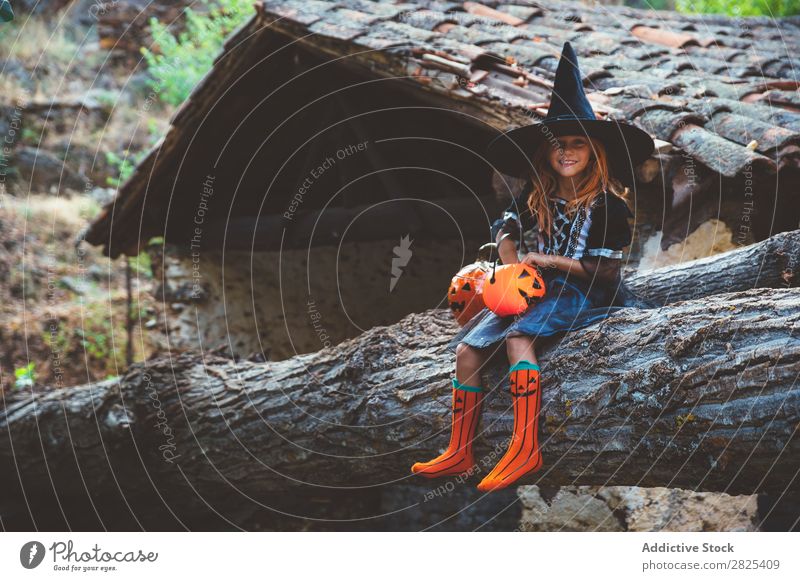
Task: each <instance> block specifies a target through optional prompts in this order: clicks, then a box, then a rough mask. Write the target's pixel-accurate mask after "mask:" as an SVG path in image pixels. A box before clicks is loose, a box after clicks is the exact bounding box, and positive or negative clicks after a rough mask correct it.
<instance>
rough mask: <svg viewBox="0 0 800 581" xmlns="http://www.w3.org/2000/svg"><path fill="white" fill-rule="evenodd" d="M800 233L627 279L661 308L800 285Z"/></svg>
mask: <svg viewBox="0 0 800 581" xmlns="http://www.w3.org/2000/svg"><path fill="white" fill-rule="evenodd" d="M798 270H800V230H793V231H791V232H782V233H780V234H776V235H775V236H772V237H770V238H767V239H766V240H763V241H761V242H758V243H757V244H751V245H749V246H743V247H741V248H736V249H734V250H729V251H728V252H723V253H721V254H716V255H714V256H709V257H708V258H701V259H699V260H692V261H689V262H685V263H683V264H676V265H670V266H665V267H662V268H658V269H655V270H652V271H648V272H642V273H640V274H636V275H634V276H631V277H629V278H627V279H626V280H625V282H626V284H627V285H628V286H629V287H630V289H631V290H633V291H634V292H635V293H636V294H638V295H640V296H642V297H644V298H647V299H650V300H651V301H653V302H654V303H655V304H657V305H664V304H668V303H674V302H677V301H686V300H690V299H699V298H702V297H707V296H710V295H715V294H720V293H726V292H734V291H742V290H747V289H751V288H787V287H796V286H798V284H799V283H800V276H798Z"/></svg>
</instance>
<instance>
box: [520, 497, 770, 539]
mask: <svg viewBox="0 0 800 581" xmlns="http://www.w3.org/2000/svg"><path fill="white" fill-rule="evenodd" d="M517 494H518V495H519V498H520V501H521V502H522V507H523V510H522V517H521V519H520V529H521V530H525V531H640V532H644V531H684V532H685V531H755V530H758V522H759V517H758V505H757V497H756V495H749V496H748V495H743V496H730V495H728V494H723V493H713V492H694V491H691V490H681V489H675V488H639V487H635V486H609V487H590V486H579V487H562V488H560V489H559V490H558V492H557V493H556V494H555V496H553V498H552V499H549V500H548V499H547V498H546V496H547V495H545V494H543V493H542V491H541V490H540V489H539V487H538V486H522V487H520V488H519V489H518V491H517Z"/></svg>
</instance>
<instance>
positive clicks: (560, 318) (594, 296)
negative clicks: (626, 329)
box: [447, 270, 625, 351]
mask: <svg viewBox="0 0 800 581" xmlns="http://www.w3.org/2000/svg"><path fill="white" fill-rule="evenodd" d="M542 277H543V278H544V281H545V288H546V289H547V293H546V294H545V296H544V298H543V299H542V300H541V301H539V302H537V303H535V304H533V305H531V306H530V307H528V308H527V310H525V311H524V312H522V313H520V314H519V315H511V316H508V317H498V316H497V315H495V314H494V313H493V312H492V311H490V310H489V308H488V307H484V308H483V309H482V310H481V311H479V312H478V314H477V315H475V316H474V317H473V318H472V319H470V320H469V322H468V323H467V324H466V325H464V326H463V327H462V328H461V329H460V330H459V332H458V333H457V334H456V335H455V336H454V337H453V339H451V340H450V342H449V343H448V344H447V349H448V350H450V351H455V350H456V347H457V346H458V344H459V343H466V344H467V345H471V346H472V347H478V348H482V347H490V346H493V345H495V344H496V343H497V342H499V341H502V340H503V339H505V338H506V335H507V334H508V333H510V332H512V331H513V332H516V333H521V334H523V335H530V336H532V337H550V336H552V335H556V334H558V333H565V332H567V331H573V330H575V329H581V328H583V327H586V326H588V325H591V324H592V323H596V322H597V321H602V320H603V319H605V318H606V317H608V316H609V315H611V314H612V313H614V312H616V311H619V310H622V309H623V308H625V306H624V303H622V305H623V306H618V305H620V302H619V300H618V298H617V297H616V296H615V295H616V294H617V288H616V287H610V286H608V285H602V284H600V283H598V282H597V281H596V280H594V281H589V280H585V279H581V278H578V277H575V276H569V277H568V276H567V274H566V273H564V272H561V271H556V270H543V271H542ZM612 303H615V304H614V305H612Z"/></svg>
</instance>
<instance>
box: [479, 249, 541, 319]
mask: <svg viewBox="0 0 800 581" xmlns="http://www.w3.org/2000/svg"><path fill="white" fill-rule="evenodd" d="M544 294H545V287H544V279H543V278H542V275H541V273H540V272H539V269H538V268H535V267H533V266H529V265H527V264H524V263H522V262H517V263H515V264H504V265H503V266H498V267H497V268H496V269H495V270H494V271H493V272H492V273H490V274H489V276H487V277H486V280H485V282H484V285H483V301H484V303H485V304H486V306H487V307H489V309H491V311H492V312H493V313H495V314H496V315H497V316H499V317H508V316H510V315H519V314H520V313H522V312H524V311H525V310H526V309H527V308H528V307H529V306H531V305H532V304H534V303H536V302H538V301H539V300H541V298H542V297H544Z"/></svg>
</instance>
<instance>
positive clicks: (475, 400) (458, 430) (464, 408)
mask: <svg viewBox="0 0 800 581" xmlns="http://www.w3.org/2000/svg"><path fill="white" fill-rule="evenodd" d="M482 400H483V393H482V389H481V388H480V387H475V386H471V385H464V384H463V383H460V382H459V381H458V380H457V379H455V378H453V420H452V431H451V433H450V445H448V446H447V450H445V451H444V454H442V455H440V456H437V457H436V458H434V459H433V460H430V461H429V462H417V463H416V464H414V465H413V466H412V467H411V472H413V473H414V474H419V475H421V476H425V477H426V478H438V477H440V476H453V475H456V474H463V473H465V472H467V471H468V470H469V469H470V468H472V467H473V466H474V465H475V458H474V456H473V454H472V440H473V438H474V437H475V430H476V428H477V425H478V416H479V414H480V408H481V401H482Z"/></svg>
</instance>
